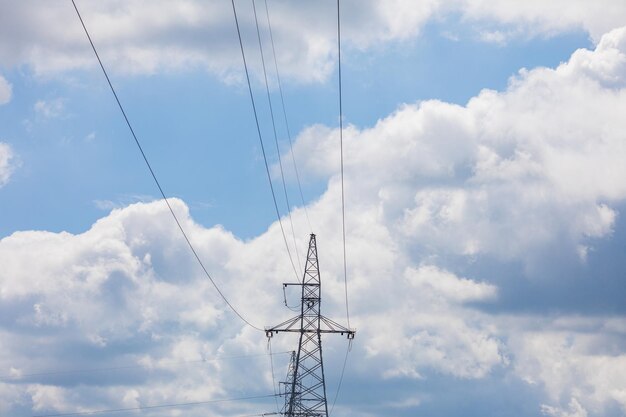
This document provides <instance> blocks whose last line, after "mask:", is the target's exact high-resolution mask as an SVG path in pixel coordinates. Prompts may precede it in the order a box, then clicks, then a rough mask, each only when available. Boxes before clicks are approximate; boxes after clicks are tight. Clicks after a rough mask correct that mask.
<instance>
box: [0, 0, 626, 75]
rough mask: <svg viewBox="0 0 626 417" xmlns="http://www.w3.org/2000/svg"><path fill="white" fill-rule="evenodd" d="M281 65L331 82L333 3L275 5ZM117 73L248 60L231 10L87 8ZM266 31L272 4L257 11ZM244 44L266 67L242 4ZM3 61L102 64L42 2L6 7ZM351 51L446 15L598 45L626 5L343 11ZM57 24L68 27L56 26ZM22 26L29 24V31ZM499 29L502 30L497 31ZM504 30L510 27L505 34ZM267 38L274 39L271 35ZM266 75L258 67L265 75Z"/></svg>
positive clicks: (396, 5)
mask: <svg viewBox="0 0 626 417" xmlns="http://www.w3.org/2000/svg"><path fill="white" fill-rule="evenodd" d="M269 5H270V7H271V13H272V19H273V22H274V24H273V32H274V39H275V41H276V48H277V52H278V60H279V65H280V68H281V71H283V75H284V76H285V77H286V78H287V77H288V78H292V79H297V80H300V81H304V82H315V81H320V80H324V79H326V78H327V77H328V76H329V75H330V74H331V72H332V70H333V68H334V65H335V62H334V61H335V58H336V29H335V28H336V26H335V25H336V22H335V16H336V11H335V9H334V5H332V4H330V3H329V4H322V3H311V4H310V5H307V6H303V5H301V4H299V3H298V4H296V3H292V2H269ZM78 6H79V7H80V8H81V9H82V12H83V16H84V19H85V21H86V23H87V26H88V27H89V28H90V30H91V32H92V37H93V39H94V41H95V43H96V45H97V47H98V48H99V50H100V54H101V56H102V58H103V59H104V62H105V64H106V66H107V67H109V68H110V69H113V70H117V71H121V72H126V73H141V74H146V73H147V74H150V73H155V72H162V71H179V70H189V69H198V68H200V69H205V70H208V71H210V72H213V73H215V74H216V75H218V76H220V77H222V78H223V79H224V80H227V81H228V80H230V81H232V80H237V79H239V78H240V77H241V71H242V68H241V65H242V63H241V57H240V56H239V50H238V44H237V39H236V33H235V26H234V19H233V15H232V9H231V7H230V4H229V3H228V2H212V3H208V4H207V3H206V2H201V1H199V0H186V1H181V2H169V1H164V0H159V1H146V0H141V1H140V0H137V1H133V2H122V1H120V0H109V1H106V2H104V1H102V2H78ZM257 6H258V8H260V10H259V12H260V13H259V16H260V17H261V24H262V25H263V27H265V20H264V16H265V15H264V13H263V11H264V10H263V5H262V3H261V2H259V4H258V5H257ZM237 8H238V13H239V15H240V16H239V18H240V24H241V26H242V33H243V37H244V42H245V45H246V47H247V53H248V54H249V56H250V59H249V63H250V64H251V65H252V66H253V67H254V68H256V67H257V66H258V65H260V64H259V63H258V61H259V60H258V59H257V58H258V57H257V55H258V52H257V51H256V48H255V47H254V45H255V41H254V35H255V32H254V19H253V15H252V8H251V5H250V4H249V3H248V2H241V1H239V2H237ZM3 11H4V13H3V15H2V16H0V36H1V37H3V38H6V39H12V42H11V43H10V44H9V43H6V44H4V45H2V46H0V60H2V62H4V63H5V65H9V66H20V65H23V64H27V65H30V66H31V67H32V68H33V69H34V71H35V72H36V73H38V74H51V73H58V72H63V71H67V70H74V69H84V68H93V67H95V66H96V62H95V60H94V57H93V56H92V52H91V51H90V49H89V45H88V43H87V40H86V38H85V35H84V33H82V28H81V26H80V23H79V22H78V19H77V17H76V16H75V13H74V10H73V9H72V7H71V5H68V4H65V3H55V2H46V3H45V4H43V5H42V4H40V2H37V1H35V0H25V1H20V2H13V3H11V4H9V5H6V7H5V8H4V10H3ZM342 11H343V13H342V24H343V40H344V42H345V45H346V46H349V47H354V48H357V49H360V50H366V49H369V48H372V47H374V46H377V45H380V44H384V43H387V42H398V41H403V40H406V39H412V38H414V37H415V36H417V35H418V34H419V33H420V31H421V29H422V28H423V27H424V26H425V24H426V23H427V22H429V21H431V20H433V19H438V18H440V17H442V16H448V15H453V16H459V15H460V16H462V18H463V21H464V23H466V24H469V25H471V26H472V27H475V28H476V31H477V33H479V34H481V35H480V36H481V37H482V38H483V39H484V40H486V41H488V42H493V41H496V42H499V43H502V42H505V41H506V39H507V38H509V37H511V36H519V35H521V34H530V35H533V34H537V33H539V34H551V33H556V32H563V31H571V30H573V29H579V28H582V29H584V30H586V31H588V32H589V33H590V34H591V35H592V36H593V38H594V39H595V40H599V39H600V37H601V35H602V34H604V33H605V32H608V31H609V30H611V29H613V28H615V27H618V26H620V25H621V24H622V23H623V22H624V20H625V19H626V6H624V5H623V4H621V3H620V2H616V1H613V0H602V1H594V2H589V1H587V0H575V1H566V0H559V1H552V2H542V1H525V2H519V1H515V0H507V1H489V0H457V1H454V2H441V1H439V0H428V1H421V2H419V3H418V4H416V3H415V2H414V1H410V0H393V1H386V2H380V1H375V0H367V1H363V0H360V1H356V0H350V1H344V2H343V3H342ZM50 19H52V20H54V21H55V22H57V23H58V24H57V25H55V27H53V28H51V27H49V25H48V24H47V22H49V21H50ZM17 22H20V23H19V24H18V23H17ZM494 24H495V25H496V26H498V28H497V29H493V26H494ZM500 26H502V27H500ZM264 36H265V37H266V38H267V36H268V35H267V33H265V32H264ZM256 69H258V68H256Z"/></svg>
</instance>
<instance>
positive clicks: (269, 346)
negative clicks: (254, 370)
mask: <svg viewBox="0 0 626 417" xmlns="http://www.w3.org/2000/svg"><path fill="white" fill-rule="evenodd" d="M267 350H268V352H269V357H270V368H271V371H272V388H273V389H274V395H277V392H276V378H274V357H273V355H272V341H271V340H270V339H267ZM274 401H275V402H276V412H277V413H279V414H280V407H279V406H278V396H276V397H274Z"/></svg>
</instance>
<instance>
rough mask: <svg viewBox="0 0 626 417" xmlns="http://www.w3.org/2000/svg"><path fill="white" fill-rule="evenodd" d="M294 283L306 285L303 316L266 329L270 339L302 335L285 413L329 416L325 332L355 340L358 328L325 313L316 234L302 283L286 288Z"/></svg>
mask: <svg viewBox="0 0 626 417" xmlns="http://www.w3.org/2000/svg"><path fill="white" fill-rule="evenodd" d="M290 285H298V286H301V287H302V299H301V309H300V315H298V316H296V317H293V318H291V319H289V320H286V321H284V322H282V323H280V324H279V325H277V326H274V327H271V328H266V329H265V334H266V335H267V337H268V338H271V337H272V336H274V335H275V334H277V333H280V332H291V333H299V334H300V337H299V343H298V349H297V351H296V353H295V356H292V360H291V362H290V365H289V371H288V374H287V381H286V382H285V383H284V393H285V407H284V410H283V414H284V415H285V416H287V417H296V416H297V417H328V403H327V401H326V382H325V380H324V362H323V360H322V334H324V333H339V334H341V335H346V336H347V338H348V339H349V340H352V339H353V338H354V335H355V331H354V330H352V329H348V328H347V327H344V326H342V325H341V324H339V323H337V322H335V321H333V320H331V319H329V318H327V317H324V316H323V315H322V314H321V310H320V305H321V300H322V283H321V278H320V271H319V262H318V259H317V243H316V239H315V235H314V234H311V237H310V240H309V249H308V252H307V259H306V265H305V268H304V276H303V278H302V283H285V284H283V287H287V286H290Z"/></svg>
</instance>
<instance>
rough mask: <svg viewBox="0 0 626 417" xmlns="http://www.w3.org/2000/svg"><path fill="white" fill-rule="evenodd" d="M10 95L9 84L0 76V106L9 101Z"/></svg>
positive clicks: (11, 90) (11, 89)
mask: <svg viewBox="0 0 626 417" xmlns="http://www.w3.org/2000/svg"><path fill="white" fill-rule="evenodd" d="M12 94H13V88H12V86H11V84H10V83H9V82H8V81H7V80H6V79H5V78H4V77H3V76H2V75H0V105H3V104H7V103H8V102H9V101H11V96H12Z"/></svg>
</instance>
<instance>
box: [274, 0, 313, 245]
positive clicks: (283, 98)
mask: <svg viewBox="0 0 626 417" xmlns="http://www.w3.org/2000/svg"><path fill="white" fill-rule="evenodd" d="M264 2H265V15H266V16H267V27H268V29H269V32H270V41H271V42H272V55H273V56H274V68H275V69H276V80H277V81H278V91H279V92H280V102H281V104H282V109H283V117H284V119H285V127H286V129H287V138H289V149H290V151H291V160H292V162H293V169H294V171H295V173H296V180H297V182H298V190H299V191H300V199H301V200H302V207H303V208H304V215H305V216H306V221H307V223H308V225H309V231H310V232H311V233H313V227H312V226H311V221H310V220H309V210H308V209H307V208H306V203H305V202H304V194H303V193H302V185H301V183H300V174H299V173H298V166H297V165H296V157H295V156H294V154H293V142H292V140H291V130H290V129H289V121H288V119H287V110H286V106H285V97H284V95H283V87H282V85H281V82H280V72H279V71H278V61H277V59H276V48H275V47H274V35H273V33H272V23H271V21H270V12H269V8H268V6H267V0H264Z"/></svg>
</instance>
